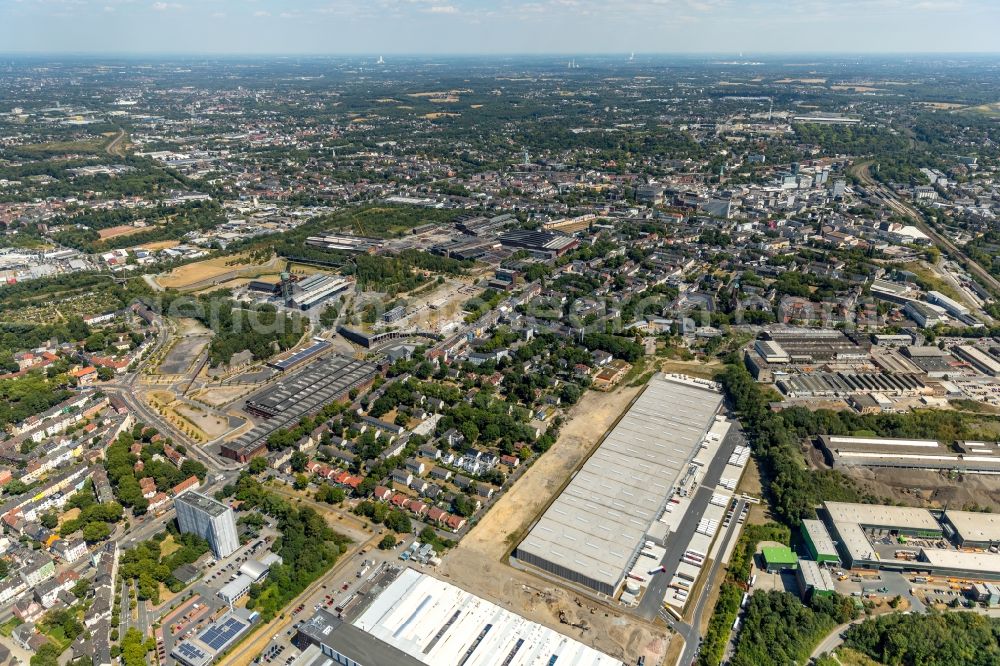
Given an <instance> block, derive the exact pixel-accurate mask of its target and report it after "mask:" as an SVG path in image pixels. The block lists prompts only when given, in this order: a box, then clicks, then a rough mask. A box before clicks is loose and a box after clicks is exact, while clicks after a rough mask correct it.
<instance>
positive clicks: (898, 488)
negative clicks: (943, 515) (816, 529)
mask: <svg viewBox="0 0 1000 666" xmlns="http://www.w3.org/2000/svg"><path fill="white" fill-rule="evenodd" d="M845 472H846V473H847V475H848V476H849V477H850V478H851V479H853V480H854V481H855V482H856V483H857V484H858V486H860V487H861V489H862V490H863V491H864V492H867V493H871V494H872V495H876V496H878V497H886V498H888V499H891V500H893V501H898V502H902V503H904V504H907V505H910V506H923V507H929V508H943V507H945V506H948V507H950V508H952V509H964V508H972V507H974V506H980V507H990V508H992V509H993V510H994V511H997V510H1000V479H998V478H996V477H993V476H987V475H983V474H966V475H961V476H958V477H956V478H949V476H948V475H947V474H941V473H940V472H934V471H930V470H911V469H860V468H859V469H850V470H845Z"/></svg>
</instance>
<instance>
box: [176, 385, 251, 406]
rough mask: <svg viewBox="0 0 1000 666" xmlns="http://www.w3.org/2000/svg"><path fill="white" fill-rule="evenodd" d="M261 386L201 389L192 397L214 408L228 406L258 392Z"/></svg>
mask: <svg viewBox="0 0 1000 666" xmlns="http://www.w3.org/2000/svg"><path fill="white" fill-rule="evenodd" d="M259 388H260V386H256V385H245V386H231V387H230V386H211V387H208V388H204V389H201V390H199V391H197V392H195V393H194V394H192V395H191V397H192V398H194V399H196V400H200V401H202V402H205V403H207V404H209V405H211V406H212V407H219V406H221V405H227V404H229V403H231V402H232V401H234V400H237V399H239V398H242V397H243V396H245V395H249V394H250V393H252V392H254V391H256V390H258V389H259Z"/></svg>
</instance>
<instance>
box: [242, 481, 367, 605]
mask: <svg viewBox="0 0 1000 666" xmlns="http://www.w3.org/2000/svg"><path fill="white" fill-rule="evenodd" d="M226 490H232V491H233V492H234V494H235V495H234V496H235V497H236V499H238V500H241V501H242V502H243V503H244V508H245V509H246V510H248V511H255V510H256V511H260V512H263V513H265V514H268V515H270V516H272V517H274V518H275V520H277V523H278V530H279V531H280V532H281V536H280V537H279V538H278V540H277V541H275V543H274V545H273V547H272V550H273V551H274V552H276V553H277V554H278V555H280V556H281V559H282V563H281V564H273V565H271V572H270V574H269V575H268V577H267V578H266V579H265V580H264V581H263V582H262V583H259V584H254V585H252V586H251V588H250V599H249V601H248V602H247V607H248V608H251V609H254V610H256V611H258V612H259V613H260V614H261V618H262V619H263V621H264V622H268V621H270V620H271V619H272V618H273V617H274V616H275V615H277V614H278V612H279V611H280V610H281V609H282V608H284V607H285V606H286V605H287V604H288V602H289V601H291V600H292V599H294V598H295V597H296V596H298V595H299V593H301V592H302V591H303V590H304V589H306V587H307V586H308V585H309V584H310V583H312V582H313V581H314V580H316V579H317V578H318V577H319V576H321V575H322V574H323V572H325V571H326V570H327V569H329V568H330V567H331V566H333V564H334V563H335V562H336V561H337V559H338V558H339V557H340V556H341V555H342V554H343V553H344V552H345V551H346V550H347V545H348V544H349V543H350V540H349V539H348V538H347V537H345V536H343V535H341V534H339V533H337V532H334V531H333V530H332V529H330V527H329V526H328V525H327V524H326V521H325V520H324V519H323V517H322V516H321V515H319V514H318V513H316V511H315V510H314V509H312V508H311V507H301V508H296V507H293V506H292V505H291V504H289V503H288V502H286V501H285V500H283V499H282V498H280V497H278V496H276V495H274V494H272V493H269V492H267V490H266V489H265V488H264V487H263V486H262V485H261V484H260V483H259V482H258V481H257V480H256V479H254V478H253V477H252V476H251V475H249V474H243V475H242V476H240V478H239V480H238V481H237V482H236V485H235V487H227V488H226V489H224V491H223V492H225V491H226Z"/></svg>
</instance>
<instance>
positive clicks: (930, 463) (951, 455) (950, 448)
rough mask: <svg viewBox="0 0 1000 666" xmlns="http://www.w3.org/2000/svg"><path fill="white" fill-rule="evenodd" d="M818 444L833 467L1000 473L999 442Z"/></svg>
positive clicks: (824, 438) (833, 438)
mask: <svg viewBox="0 0 1000 666" xmlns="http://www.w3.org/2000/svg"><path fill="white" fill-rule="evenodd" d="M816 441H817V444H818V446H819V448H820V450H821V451H822V452H823V456H824V457H825V458H826V462H827V464H829V465H830V466H832V467H835V468H839V467H897V468H908V469H930V470H946V471H952V470H953V471H956V472H965V473H984V474H996V473H997V472H1000V446H998V445H997V443H996V442H970V441H959V442H955V443H954V444H952V445H947V444H944V443H942V442H938V441H935V440H925V439H919V440H914V439H891V438H885V437H878V438H876V437H846V436H840V435H821V436H820V437H818V438H817V440H816Z"/></svg>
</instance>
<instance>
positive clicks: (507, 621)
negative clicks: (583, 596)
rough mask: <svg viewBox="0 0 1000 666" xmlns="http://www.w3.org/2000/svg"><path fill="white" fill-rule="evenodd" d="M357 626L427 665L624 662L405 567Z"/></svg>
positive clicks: (598, 665)
mask: <svg viewBox="0 0 1000 666" xmlns="http://www.w3.org/2000/svg"><path fill="white" fill-rule="evenodd" d="M353 625H354V626H355V627H357V628H359V629H362V630H364V631H366V632H368V633H369V634H371V635H372V636H375V637H376V638H378V639H379V640H381V641H383V642H385V643H388V644H389V645H392V646H393V647H395V648H397V649H399V650H402V651H403V652H405V653H406V654H408V655H410V656H411V657H414V658H415V659H418V660H419V661H422V662H423V663H425V664H434V665H435V666H436V665H437V664H466V665H467V666H501V665H506V666H529V665H534V664H551V663H558V664H573V665H574V666H624V665H623V664H622V662H621V661H619V660H617V659H612V658H611V657H609V656H607V655H605V654H603V653H601V652H598V651H597V650H595V649H593V648H591V647H588V646H586V645H584V644H583V643H580V642H578V641H575V640H573V639H572V638H569V637H567V636H564V635H563V634H560V633H559V632H557V631H553V630H552V629H549V628H548V627H543V626H542V625H540V624H536V623H534V622H531V621H529V620H526V619H525V618H523V617H521V616H520V615H516V614H515V613H512V612H510V611H508V610H506V609H504V608H501V607H500V606H497V605H496V604H492V603H490V602H488V601H486V600H485V599H481V598H479V597H477V596H475V595H474V594H471V593H469V592H466V591H465V590H462V589H460V588H458V587H455V586H454V585H451V584H449V583H445V582H443V581H440V580H437V579H436V578H432V577H431V576H427V575H425V574H422V573H420V572H419V571H415V570H413V569H406V570H404V571H403V572H402V573H401V574H400V575H399V577H398V578H396V580H394V581H393V582H392V583H391V584H389V586H388V587H386V589H385V591H384V592H382V593H381V594H380V595H379V596H378V597H377V598H376V599H375V600H374V601H373V602H372V603H371V605H370V606H369V607H368V608H367V609H366V610H365V612H364V613H362V614H361V615H360V616H359V617H358V618H357V619H355V620H354V622H353Z"/></svg>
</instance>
